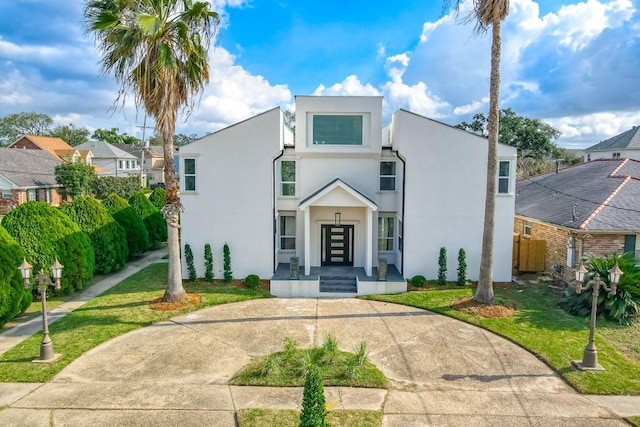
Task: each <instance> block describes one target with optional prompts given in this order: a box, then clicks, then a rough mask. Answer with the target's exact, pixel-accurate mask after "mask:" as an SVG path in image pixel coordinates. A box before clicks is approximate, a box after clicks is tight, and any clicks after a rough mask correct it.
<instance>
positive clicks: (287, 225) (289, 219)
mask: <svg viewBox="0 0 640 427" xmlns="http://www.w3.org/2000/svg"><path fill="white" fill-rule="evenodd" d="M280 249H281V250H283V251H295V250H296V217H295V216H294V215H281V216H280Z"/></svg>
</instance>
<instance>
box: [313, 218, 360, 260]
mask: <svg viewBox="0 0 640 427" xmlns="http://www.w3.org/2000/svg"><path fill="white" fill-rule="evenodd" d="M321 231H322V245H321V246H322V248H321V250H322V262H321V265H346V266H353V225H323V226H322V229H321Z"/></svg>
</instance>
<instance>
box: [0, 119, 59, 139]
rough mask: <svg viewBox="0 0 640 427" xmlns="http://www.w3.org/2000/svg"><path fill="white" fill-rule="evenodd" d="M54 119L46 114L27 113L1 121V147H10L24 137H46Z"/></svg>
mask: <svg viewBox="0 0 640 427" xmlns="http://www.w3.org/2000/svg"><path fill="white" fill-rule="evenodd" d="M52 124H53V119H52V118H51V117H49V116H47V115H46V114H42V113H34V112H26V113H16V114H9V115H8V116H5V117H3V118H1V119H0V146H2V145H9V144H11V143H12V142H15V141H16V140H17V139H18V138H20V137H21V136H24V135H46V134H47V132H48V131H49V128H50V127H51V125H52Z"/></svg>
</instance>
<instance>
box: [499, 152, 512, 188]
mask: <svg viewBox="0 0 640 427" xmlns="http://www.w3.org/2000/svg"><path fill="white" fill-rule="evenodd" d="M510 169H511V162H509V161H508V160H500V161H499V162H498V194H509V192H510V189H509V184H510V182H511V178H510Z"/></svg>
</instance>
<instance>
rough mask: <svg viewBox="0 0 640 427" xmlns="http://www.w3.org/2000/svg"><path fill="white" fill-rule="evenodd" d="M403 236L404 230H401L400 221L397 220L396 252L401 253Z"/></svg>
mask: <svg viewBox="0 0 640 427" xmlns="http://www.w3.org/2000/svg"><path fill="white" fill-rule="evenodd" d="M403 234H404V230H403V229H402V221H400V220H398V250H399V251H400V252H402V248H403V244H404V240H403V239H402V235H403Z"/></svg>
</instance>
